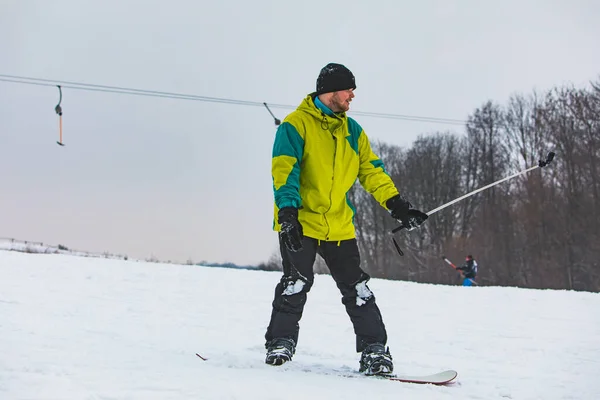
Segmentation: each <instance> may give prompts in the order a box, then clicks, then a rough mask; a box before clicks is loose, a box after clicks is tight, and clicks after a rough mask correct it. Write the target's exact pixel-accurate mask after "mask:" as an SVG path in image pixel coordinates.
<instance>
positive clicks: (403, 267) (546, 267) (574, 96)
mask: <svg viewBox="0 0 600 400" xmlns="http://www.w3.org/2000/svg"><path fill="white" fill-rule="evenodd" d="M372 145H373V149H374V151H375V153H376V154H378V155H379V156H380V158H381V159H382V160H383V161H384V164H385V167H386V170H387V172H388V174H389V175H390V176H391V177H392V179H393V180H394V182H395V183H396V185H397V187H398V189H399V191H400V192H401V194H402V195H403V196H404V197H405V198H406V199H408V200H409V201H410V202H411V203H412V204H413V205H414V206H415V207H416V208H419V209H421V210H422V211H425V212H427V211H429V210H433V209H435V208H437V207H438V206H440V205H442V204H445V203H447V202H449V201H451V200H454V199H456V198H458V197H460V196H462V195H464V194H466V193H469V192H471V191H473V190H475V189H478V188H480V187H483V186H485V185H487V184H490V183H492V182H495V181H497V180H499V179H502V178H504V177H507V176H509V175H511V174H513V173H515V172H518V171H521V170H524V169H526V168H529V167H531V166H535V165H536V164H537V163H538V161H539V160H544V159H545V158H546V155H547V153H548V152H549V151H553V152H555V153H556V157H555V159H554V161H553V163H552V164H551V165H549V166H548V167H546V168H538V169H534V170H533V171H531V172H529V173H526V174H523V175H519V176H518V177H515V178H513V179H510V180H508V181H506V182H503V183H500V184H499V185H496V186H494V187H492V188H490V189H487V190H484V191H482V192H480V193H477V194H475V195H473V196H471V197H468V198H466V199H464V200H462V201H460V202H457V203H455V204H453V205H451V206H449V207H447V208H445V209H443V210H441V211H440V212H438V213H435V214H434V215H432V216H431V218H429V219H428V220H427V221H426V222H425V223H424V224H423V225H422V226H421V227H420V228H419V229H416V230H413V231H410V232H407V231H405V230H403V231H401V232H398V233H396V234H395V237H396V240H397V242H398V244H399V246H400V247H401V248H402V249H403V251H404V256H400V255H399V254H398V252H397V251H396V249H395V247H394V245H393V243H392V233H391V231H392V229H394V228H395V227H397V226H398V224H397V223H396V222H395V221H394V220H393V219H392V218H390V216H389V213H388V212H387V211H386V210H384V209H383V208H382V207H381V206H380V205H379V204H378V203H377V202H375V200H374V199H373V198H372V196H371V195H370V194H368V193H367V192H365V191H364V189H362V187H361V186H360V185H359V184H358V182H357V184H356V185H355V187H354V188H353V189H352V191H351V193H350V200H351V201H352V202H353V204H354V206H355V207H356V209H357V213H356V215H355V225H356V231H357V239H358V241H359V246H360V250H361V256H362V262H363V264H362V266H363V268H364V269H365V270H366V271H367V272H368V273H369V274H370V275H371V276H372V277H377V278H385V279H399V280H408V281H416V282H428V283H441V284H457V283H458V282H459V281H460V276H459V275H458V274H457V272H456V271H454V270H453V269H452V268H450V267H449V266H448V265H447V264H445V263H444V262H443V260H442V258H441V257H442V255H445V256H446V257H448V258H449V259H450V260H452V261H453V262H454V263H455V264H457V265H458V264H460V263H462V262H463V260H464V258H465V255H466V254H472V255H473V256H474V257H475V259H476V260H477V262H478V263H479V266H480V268H479V274H478V276H477V281H478V283H479V284H480V285H500V286H518V287H527V288H551V289H572V290H585V291H594V292H598V291H600V80H598V81H595V82H590V85H589V87H584V88H577V87H574V86H572V85H570V86H561V87H556V88H553V89H551V90H549V91H547V92H544V93H538V92H533V93H531V94H529V95H522V94H515V95H513V96H511V97H510V98H509V100H508V102H507V103H506V104H503V105H502V104H498V103H495V102H493V101H488V102H486V103H484V104H482V105H481V106H480V107H479V108H476V109H475V110H474V112H473V113H472V114H471V115H470V116H469V117H468V119H467V122H466V125H465V131H464V132H462V133H460V134H458V133H455V132H433V133H430V134H427V135H421V136H419V137H418V138H417V140H416V141H414V142H413V144H412V146H411V147H410V148H402V147H399V146H393V145H389V144H386V143H373V144H372ZM273 262H274V260H273V258H272V259H271V260H270V262H269V263H270V264H271V263H273ZM271 269H272V268H271ZM316 269H317V271H320V272H326V268H324V266H323V265H322V263H320V264H318V265H317V267H316Z"/></svg>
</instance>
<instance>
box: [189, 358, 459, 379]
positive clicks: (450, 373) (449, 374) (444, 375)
mask: <svg viewBox="0 0 600 400" xmlns="http://www.w3.org/2000/svg"><path fill="white" fill-rule="evenodd" d="M196 356H197V357H198V358H200V359H201V360H202V361H207V360H208V358H206V357H203V356H201V355H200V354H198V353H196ZM338 376H344V377H347V378H356V377H358V376H361V377H365V378H376V379H385V380H389V381H397V382H405V383H420V384H430V385H448V384H451V383H452V382H453V381H454V379H456V377H457V376H458V372H456V371H454V370H451V369H449V370H446V371H441V372H438V373H435V374H430V375H398V374H390V375H387V374H382V375H365V374H363V373H360V372H356V373H354V374H340V375H338Z"/></svg>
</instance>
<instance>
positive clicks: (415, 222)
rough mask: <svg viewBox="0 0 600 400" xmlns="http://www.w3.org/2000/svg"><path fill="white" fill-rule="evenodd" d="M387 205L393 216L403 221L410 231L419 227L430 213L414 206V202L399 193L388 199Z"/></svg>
mask: <svg viewBox="0 0 600 400" xmlns="http://www.w3.org/2000/svg"><path fill="white" fill-rule="evenodd" d="M385 205H386V206H387V208H389V210H390V211H391V212H392V217H393V218H395V219H397V220H399V221H401V222H402V225H403V226H404V227H405V228H406V229H408V230H409V231H410V230H412V229H414V228H417V227H418V226H419V225H421V224H422V223H423V222H425V220H426V219H427V218H429V215H427V214H425V213H424V212H422V211H419V210H416V209H414V208H412V204H410V203H409V202H408V201H406V199H404V198H403V197H402V196H400V195H399V194H397V195H395V196H394V197H392V198H391V199H389V200H388V201H386V203H385Z"/></svg>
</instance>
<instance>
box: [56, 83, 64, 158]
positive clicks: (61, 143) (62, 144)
mask: <svg viewBox="0 0 600 400" xmlns="http://www.w3.org/2000/svg"><path fill="white" fill-rule="evenodd" d="M56 87H58V93H59V95H60V97H59V99H58V104H57V105H56V107H54V111H55V112H56V113H57V114H58V141H57V142H56V143H58V144H59V145H61V146H64V143H63V142H62V107H61V106H60V103H61V102H62V89H61V87H60V85H56Z"/></svg>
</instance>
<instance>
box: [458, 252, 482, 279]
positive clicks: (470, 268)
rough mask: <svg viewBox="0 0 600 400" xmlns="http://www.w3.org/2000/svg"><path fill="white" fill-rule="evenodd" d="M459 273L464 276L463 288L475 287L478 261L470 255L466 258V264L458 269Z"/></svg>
mask: <svg viewBox="0 0 600 400" xmlns="http://www.w3.org/2000/svg"><path fill="white" fill-rule="evenodd" d="M456 269H457V270H458V271H461V272H462V275H463V283H462V285H463V286H473V282H474V281H475V276H476V275H477V261H475V259H474V258H473V256H472V255H470V254H469V255H468V256H467V257H466V258H465V263H464V264H463V265H461V266H460V267H456Z"/></svg>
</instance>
